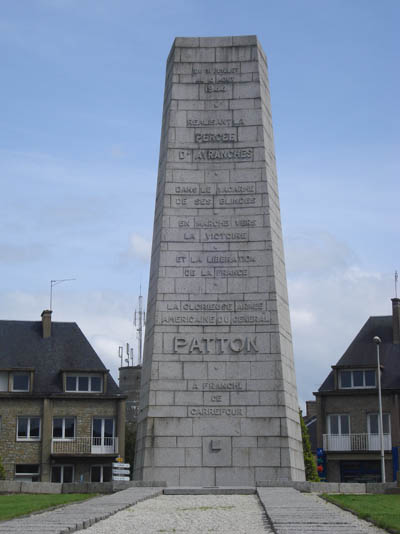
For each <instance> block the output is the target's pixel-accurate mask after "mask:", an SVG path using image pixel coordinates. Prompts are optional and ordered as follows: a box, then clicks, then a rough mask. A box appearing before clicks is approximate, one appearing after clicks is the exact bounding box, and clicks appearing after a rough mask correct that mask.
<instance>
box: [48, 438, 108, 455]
mask: <svg viewBox="0 0 400 534" xmlns="http://www.w3.org/2000/svg"><path fill="white" fill-rule="evenodd" d="M51 454H58V455H75V456H79V455H80V456H90V455H92V454H118V438H106V437H102V438H74V439H63V440H57V439H52V440H51Z"/></svg>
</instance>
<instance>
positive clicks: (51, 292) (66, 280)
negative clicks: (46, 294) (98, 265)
mask: <svg viewBox="0 0 400 534" xmlns="http://www.w3.org/2000/svg"><path fill="white" fill-rule="evenodd" d="M72 280H76V278H64V279H63V280H50V308H49V310H53V308H52V306H53V286H56V285H58V284H62V283H63V282H71V281H72Z"/></svg>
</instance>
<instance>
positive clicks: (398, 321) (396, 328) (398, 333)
mask: <svg viewBox="0 0 400 534" xmlns="http://www.w3.org/2000/svg"><path fill="white" fill-rule="evenodd" d="M392 307H393V315H392V320H393V344H395V345H398V344H399V343H400V299H399V298H397V297H396V298H394V299H392Z"/></svg>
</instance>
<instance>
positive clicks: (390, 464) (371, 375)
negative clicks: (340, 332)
mask: <svg viewBox="0 0 400 534" xmlns="http://www.w3.org/2000/svg"><path fill="white" fill-rule="evenodd" d="M375 336H378V337H379V338H380V340H381V343H380V344H379V353H380V369H381V387H382V412H383V444H384V454H385V473H386V480H387V481H391V480H395V479H396V474H397V471H398V470H399V463H398V448H399V447H400V299H398V298H394V299H392V315H389V316H379V317H370V318H369V319H368V320H367V322H366V323H365V325H364V326H363V327H362V329H361V330H360V332H359V333H358V334H357V336H356V337H355V339H354V340H353V342H352V343H351V344H350V346H349V347H348V349H347V350H346V351H345V353H344V354H343V356H342V357H341V358H340V360H339V361H338V362H337V363H336V365H333V366H332V371H331V372H330V373H329V375H328V377H327V378H326V379H325V381H324V382H323V384H322V385H321V387H320V388H319V390H318V391H317V392H315V393H314V395H315V398H316V405H315V406H314V407H313V409H314V410H315V413H316V426H317V431H316V436H317V447H318V448H320V449H323V455H324V459H325V469H324V473H325V474H326V480H327V481H328V482H380V481H381V453H380V423H379V398H378V373H377V345H376V343H374V341H373V338H374V337H375Z"/></svg>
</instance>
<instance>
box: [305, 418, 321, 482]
mask: <svg viewBox="0 0 400 534" xmlns="http://www.w3.org/2000/svg"><path fill="white" fill-rule="evenodd" d="M300 426H301V437H302V438H303V455H304V468H305V471H306V480H309V481H310V482H319V476H318V471H317V465H316V463H315V458H314V456H313V453H312V452H311V443H310V436H309V434H308V430H307V427H306V425H305V423H304V419H303V415H302V413H301V410H300Z"/></svg>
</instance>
